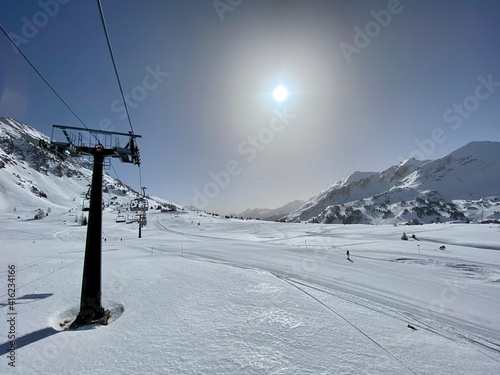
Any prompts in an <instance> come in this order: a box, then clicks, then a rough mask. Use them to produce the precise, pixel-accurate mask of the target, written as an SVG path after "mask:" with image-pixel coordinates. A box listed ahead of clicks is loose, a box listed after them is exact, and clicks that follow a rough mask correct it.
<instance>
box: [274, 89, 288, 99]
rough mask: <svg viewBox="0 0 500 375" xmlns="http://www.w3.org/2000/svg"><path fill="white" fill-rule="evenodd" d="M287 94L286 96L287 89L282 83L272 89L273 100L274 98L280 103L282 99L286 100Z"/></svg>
mask: <svg viewBox="0 0 500 375" xmlns="http://www.w3.org/2000/svg"><path fill="white" fill-rule="evenodd" d="M287 96H288V90H287V89H286V87H285V86H283V85H279V86H277V87H276V88H275V89H274V91H273V97H274V100H276V101H277V102H278V103H281V102H282V101H284V100H286V98H287Z"/></svg>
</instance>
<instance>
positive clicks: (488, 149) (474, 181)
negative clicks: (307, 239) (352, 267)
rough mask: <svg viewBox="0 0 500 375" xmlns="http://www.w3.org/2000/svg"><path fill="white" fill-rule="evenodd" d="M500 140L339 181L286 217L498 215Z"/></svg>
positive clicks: (384, 219)
mask: <svg viewBox="0 0 500 375" xmlns="http://www.w3.org/2000/svg"><path fill="white" fill-rule="evenodd" d="M499 181H500V142H489V141H484V142H471V143H469V144H467V145H465V146H463V147H461V148H460V149H458V150H456V151H454V152H452V153H450V154H449V155H447V156H445V157H443V158H441V159H437V160H433V161H418V160H415V159H409V160H407V161H405V162H402V163H399V164H397V165H394V166H392V167H390V168H389V169H387V170H385V171H383V172H379V173H377V172H355V173H353V174H352V175H351V176H349V177H348V178H346V179H343V180H340V181H337V182H336V183H334V184H333V185H331V186H329V187H328V188H327V189H325V190H324V191H322V192H321V193H319V194H318V195H317V196H315V197H312V198H311V199H310V200H308V201H307V202H306V203H305V204H304V206H302V207H301V208H299V209H298V210H296V211H295V212H293V213H291V214H290V215H288V216H287V217H286V218H284V220H286V221H304V220H309V221H315V222H324V223H332V222H344V223H400V222H414V221H415V222H416V221H419V222H431V221H436V220H437V221H450V220H457V219H460V220H486V219H498V218H499V217H500V214H498V211H500V208H497V209H496V210H495V209H491V208H492V207H496V206H497V205H498V199H497V198H498V197H500V184H499Z"/></svg>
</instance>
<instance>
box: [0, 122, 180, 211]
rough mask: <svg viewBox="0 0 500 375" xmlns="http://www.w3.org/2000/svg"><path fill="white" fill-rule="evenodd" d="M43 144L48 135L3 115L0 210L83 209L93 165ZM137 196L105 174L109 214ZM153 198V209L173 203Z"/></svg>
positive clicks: (0, 156)
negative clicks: (47, 147) (41, 145)
mask: <svg viewBox="0 0 500 375" xmlns="http://www.w3.org/2000/svg"><path fill="white" fill-rule="evenodd" d="M40 140H42V141H44V142H49V138H48V137H47V136H46V135H44V134H43V133H41V132H39V131H37V130H35V129H33V128H32V127H30V126H28V125H24V124H21V123H19V122H18V121H16V120H14V119H11V118H4V117H0V210H2V211H5V210H7V211H18V210H21V211H25V210H28V211H30V210H31V211H33V210H38V209H43V210H48V209H49V208H55V207H58V208H67V209H76V210H81V208H82V204H83V201H84V200H85V196H86V194H87V192H88V191H89V186H90V182H91V180H92V164H91V162H90V161H89V160H87V159H86V158H85V157H77V158H71V157H67V156H66V155H61V154H57V153H53V152H50V151H48V150H47V149H45V148H42V147H40ZM137 195H138V193H137V192H136V191H134V190H133V189H132V188H130V187H129V186H127V185H125V184H123V183H122V182H120V181H118V180H116V179H114V178H113V177H111V176H110V175H108V174H107V173H104V176H103V200H104V205H105V207H106V208H107V209H108V210H110V211H118V210H121V211H126V210H127V207H128V205H129V204H130V200H131V199H133V198H135V197H136V196H137ZM149 198H150V205H151V206H153V207H154V208H156V207H158V206H163V207H166V206H167V205H169V204H170V202H168V201H166V200H162V199H160V198H152V197H149ZM172 207H173V206H172ZM178 208H179V207H178Z"/></svg>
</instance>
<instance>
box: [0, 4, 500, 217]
mask: <svg viewBox="0 0 500 375" xmlns="http://www.w3.org/2000/svg"><path fill="white" fill-rule="evenodd" d="M102 4H103V8H104V14H105V17H106V21H107V25H108V28H109V33H110V38H111V43H112V47H113V49H114V53H115V59H116V62H117V65H118V69H119V73H120V77H121V80H122V84H123V86H124V91H125V93H126V94H127V96H128V97H129V98H130V99H129V100H128V104H129V109H130V114H131V118H132V124H133V126H134V129H135V131H136V133H138V134H141V135H142V136H143V138H142V140H141V141H140V143H139V147H140V148H141V157H142V161H143V164H142V178H143V185H144V186H146V187H147V192H148V193H150V194H154V195H158V196H162V197H165V198H167V199H170V200H172V201H176V202H180V203H183V204H187V205H191V204H193V202H194V203H196V204H197V205H198V206H200V207H201V208H205V209H206V210H208V211H216V212H219V213H230V212H241V211H243V210H244V209H246V208H248V207H250V208H254V207H268V208H273V207H277V206H280V205H282V204H285V203H287V202H289V201H292V200H295V199H304V200H305V199H308V198H310V197H311V196H313V195H315V194H316V193H318V192H319V191H321V190H323V189H324V188H326V187H327V186H328V185H330V184H332V183H333V182H335V181H336V180H338V179H339V178H342V177H346V176H347V175H349V174H350V173H352V172H353V171H355V170H361V171H371V170H373V171H379V170H382V169H385V168H387V167H389V166H390V165H393V164H396V163H398V162H399V161H401V160H402V159H406V158H408V157H410V156H416V157H417V158H426V159H427V158H429V159H435V158H438V157H441V156H444V155H445V154H447V153H448V152H450V151H453V150H454V149H456V148H458V147H460V146H462V145H464V144H466V143H468V142H469V141H472V140H499V139H500V137H499V119H500V105H499V104H500V48H499V37H500V2H499V1H498V0H481V1H472V0H470V1H459V0H455V1H451V0H439V1H436V0H413V1H410V0H401V1H397V0H391V1H387V0H382V1H377V0H370V1H361V0H359V1H356V0H350V1H347V0H345V1H333V0H332V1H326V0H324V1H315V0H307V1H305V0H274V1H273V0H220V1H213V0H144V1H137V0H136V1H133V0H102ZM0 23H1V24H2V26H3V27H4V28H5V29H6V30H7V31H8V32H9V33H11V36H12V37H13V38H14V39H15V40H16V41H17V42H18V43H19V46H20V47H21V49H22V50H23V51H24V52H25V54H26V55H27V56H28V57H29V58H30V59H31V61H32V62H33V64H34V65H35V66H36V67H37V68H38V69H39V70H40V72H42V74H43V75H44V76H45V78H46V79H47V80H48V81H49V82H50V83H51V84H52V85H53V86H54V88H55V89H56V90H57V91H58V93H59V94H60V95H61V96H62V97H63V98H64V99H65V100H66V101H67V102H68V103H69V104H70V106H71V107H72V108H73V110H74V111H75V112H76V113H77V114H78V116H79V117H80V118H81V119H82V120H83V121H84V122H85V124H86V125H87V126H88V127H90V128H101V129H107V130H110V129H113V130H116V131H120V132H127V131H129V125H128V122H127V120H126V119H125V118H124V116H123V113H124V112H123V106H122V104H121V102H120V101H118V99H119V98H120V94H119V90H118V85H117V82H116V79H115V76H114V72H113V70H112V64H111V60H110V56H109V53H108V50H107V46H106V42H105V37H104V34H103V29H102V25H101V21H100V18H99V11H98V8H97V2H96V1H94V0H23V1H19V0H0ZM0 56H1V59H0V116H9V117H14V118H16V119H17V120H19V121H21V122H24V123H26V124H29V125H31V126H33V127H35V128H36V129H38V130H40V131H42V132H45V133H46V134H50V130H51V127H52V124H66V125H72V126H81V125H80V124H79V122H78V121H77V119H76V118H75V117H74V116H73V115H72V114H71V113H70V112H69V111H68V110H67V109H66V108H65V107H64V106H63V104H62V103H61V102H60V101H59V100H58V99H57V97H56V96H55V95H54V94H53V93H52V92H51V91H50V90H49V89H48V88H47V87H46V86H45V84H44V83H43V82H42V81H41V80H40V79H39V77H38V76H37V75H36V74H35V73H34V71H33V70H32V69H31V67H29V66H28V65H27V63H26V62H25V61H24V60H23V59H22V57H21V56H20V54H18V53H15V51H14V49H13V47H12V46H11V44H10V42H9V41H8V40H7V39H6V38H5V36H4V35H0ZM279 84H282V85H284V86H286V87H287V88H288V90H289V93H290V94H289V97H288V99H287V100H286V101H285V102H283V103H281V104H279V103H276V101H275V100H274V99H273V97H272V91H273V89H274V88H275V87H276V86H277V85H279ZM113 165H114V166H115V168H116V170H117V172H118V175H119V177H120V178H121V179H122V180H123V181H124V182H126V183H128V184H129V185H131V186H132V187H134V188H136V189H139V177H138V176H139V174H138V171H137V167H135V166H132V165H121V164H120V162H119V161H113ZM111 175H113V173H112V171H111Z"/></svg>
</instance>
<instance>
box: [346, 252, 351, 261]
mask: <svg viewBox="0 0 500 375" xmlns="http://www.w3.org/2000/svg"><path fill="white" fill-rule="evenodd" d="M346 254H347V260H351V259H349V250H347V252H346Z"/></svg>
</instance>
